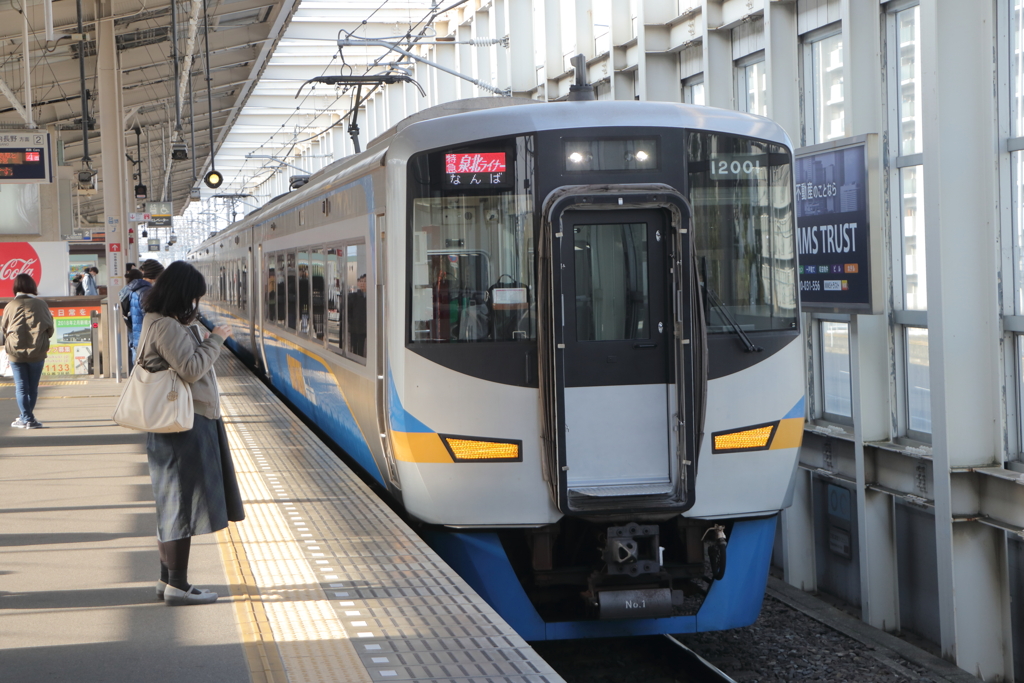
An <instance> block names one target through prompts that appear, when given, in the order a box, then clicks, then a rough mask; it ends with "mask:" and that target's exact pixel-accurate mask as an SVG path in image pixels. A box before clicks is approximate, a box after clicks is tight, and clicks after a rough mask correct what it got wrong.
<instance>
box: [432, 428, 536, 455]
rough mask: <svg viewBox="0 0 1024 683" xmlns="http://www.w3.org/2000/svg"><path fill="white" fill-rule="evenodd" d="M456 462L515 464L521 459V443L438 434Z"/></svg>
mask: <svg viewBox="0 0 1024 683" xmlns="http://www.w3.org/2000/svg"><path fill="white" fill-rule="evenodd" d="M439 436H440V437H441V441H443V442H444V446H445V448H447V449H448V452H449V453H450V454H451V456H452V458H454V459H455V461H456V462H481V461H488V462H495V461H499V462H517V461H521V460H522V459H523V442H522V441H512V440H509V439H474V438H470V437H465V436H448V435H445V434H440V435H439Z"/></svg>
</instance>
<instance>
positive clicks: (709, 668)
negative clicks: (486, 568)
mask: <svg viewBox="0 0 1024 683" xmlns="http://www.w3.org/2000/svg"><path fill="white" fill-rule="evenodd" d="M531 644H532V645H533V647H534V649H535V650H536V651H537V652H538V653H539V654H540V655H541V657H543V658H544V659H545V660H546V661H547V662H548V664H550V665H551V666H552V667H553V668H554V669H555V671H557V672H558V673H559V674H560V675H561V676H562V678H564V679H565V681H566V683H736V682H735V681H734V680H733V679H732V678H730V677H729V676H728V675H726V674H725V673H723V672H722V671H721V670H720V669H718V668H717V667H716V666H714V665H713V664H711V663H710V662H708V661H707V660H706V659H704V658H703V657H701V656H700V655H698V654H697V653H696V652H694V651H693V650H691V649H690V648H688V647H686V646H685V645H683V644H682V643H681V642H679V641H678V640H677V639H676V638H673V637H672V636H638V637H634V638H609V639H601V640H565V641H548V642H543V643H531Z"/></svg>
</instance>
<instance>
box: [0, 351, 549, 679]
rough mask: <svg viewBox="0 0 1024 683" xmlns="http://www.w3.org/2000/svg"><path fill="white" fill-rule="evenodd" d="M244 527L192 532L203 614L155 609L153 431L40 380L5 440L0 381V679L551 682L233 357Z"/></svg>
mask: <svg viewBox="0 0 1024 683" xmlns="http://www.w3.org/2000/svg"><path fill="white" fill-rule="evenodd" d="M217 373H218V379H219V382H220V387H221V392H222V405H223V411H224V414H225V423H226V425H227V430H228V435H229V439H230V441H231V444H232V449H233V450H232V453H233V456H234V460H235V466H236V468H237V470H238V476H239V483H240V485H241V488H242V493H243V497H244V499H245V501H246V514H247V518H246V520H245V521H244V522H242V523H240V524H237V525H232V526H231V527H230V528H229V529H228V530H226V531H223V532H220V533H217V534H213V535H209V536H201V537H197V539H196V542H195V544H194V546H193V557H192V563H191V566H190V569H189V577H190V579H191V580H192V581H194V582H195V583H197V584H198V585H201V586H204V587H209V588H211V589H213V590H215V591H217V592H218V593H220V594H221V599H220V600H219V601H218V602H217V603H215V604H213V605H209V606H195V607H188V608H171V607H167V606H165V605H163V604H162V603H161V602H158V601H157V600H156V599H155V596H154V594H153V584H154V582H155V579H156V578H157V577H158V567H159V564H158V558H157V553H156V545H155V543H154V533H155V515H154V508H153V503H152V500H153V498H152V490H151V488H150V483H149V475H148V469H147V466H146V455H145V435H143V434H139V433H135V432H130V431H128V430H124V429H121V428H119V427H117V426H116V425H114V424H113V423H112V422H111V421H110V419H109V417H110V414H111V413H112V412H113V407H114V404H115V402H116V400H117V397H118V396H119V395H120V390H121V385H119V384H117V383H116V382H114V381H113V380H94V379H88V380H75V379H68V380H65V381H44V384H43V386H42V388H41V391H40V400H39V404H38V405H37V409H36V415H37V417H38V419H39V420H40V421H42V422H43V423H44V425H45V429H42V430H21V429H12V428H11V427H10V426H9V425H10V422H11V420H13V419H14V418H15V417H16V416H17V407H16V403H15V401H14V389H13V385H12V384H11V382H10V381H9V380H7V379H6V378H4V379H0V552H2V555H0V558H2V559H0V633H2V634H3V637H2V638H0V671H3V672H4V674H3V675H4V678H5V679H6V680H12V681H19V683H35V682H36V681H66V680H74V681H76V683H85V682H88V681H110V680H146V681H156V682H162V681H220V682H234V681H239V682H244V681H249V680H251V681H254V682H255V683H263V682H265V681H266V682H270V681H273V682H275V683H285V682H288V683H296V682H299V681H339V682H340V681H403V680H404V681H408V680H416V681H440V680H444V681H452V680H456V681H467V682H469V681H480V682H484V681H494V682H497V681H502V682H509V683H512V682H520V681H521V682H524V683H525V682H530V683H554V682H556V681H561V680H562V679H561V678H560V677H559V676H558V675H557V674H555V673H554V671H553V670H552V669H551V667H550V666H549V665H548V664H547V663H546V662H544V660H542V659H541V658H540V657H539V656H538V655H537V654H536V653H535V652H534V651H533V650H532V649H531V648H530V647H529V646H528V645H527V644H526V642H525V641H523V640H522V639H521V638H520V637H519V636H518V635H517V634H516V633H515V632H514V631H513V630H512V628H511V627H509V626H508V625H507V624H506V623H505V622H504V621H503V620H502V619H501V618H500V617H499V616H498V615H497V614H496V613H495V612H494V611H493V610H492V609H491V608H490V607H489V606H488V605H487V604H486V603H484V602H483V601H482V600H481V599H480V598H479V596H477V595H476V594H475V593H474V592H473V591H472V589H470V588H469V586H468V585H467V584H466V583H465V582H464V581H463V580H462V579H461V578H460V577H459V576H458V575H456V574H455V573H454V572H453V571H452V570H451V569H450V568H449V567H448V566H447V565H446V564H445V563H444V562H443V561H442V560H441V559H440V558H439V557H438V556H437V555H436V554H435V553H434V552H433V551H432V550H431V549H430V548H429V547H428V546H427V545H426V544H425V543H424V542H423V541H421V540H420V539H419V538H418V537H417V536H416V535H415V534H414V533H413V532H412V531H411V530H410V529H409V528H408V526H407V525H405V523H404V522H402V520H401V519H399V518H398V517H397V516H396V515H395V514H394V513H393V512H392V511H391V510H390V509H388V508H387V506H385V505H384V504H382V503H381V502H380V501H379V500H378V499H377V498H376V497H375V496H374V494H373V493H372V492H371V491H370V490H369V489H368V488H367V487H366V486H365V485H364V484H363V483H362V482H361V481H360V480H359V479H358V478H357V477H356V476H355V475H354V474H353V473H352V472H351V471H350V470H348V469H347V468H346V467H345V466H344V465H343V464H342V463H341V462H340V461H339V460H338V459H337V457H336V456H335V455H334V454H333V453H332V452H331V451H330V450H329V449H328V448H326V447H325V446H324V445H323V444H322V443H321V442H320V441H319V440H318V439H317V438H316V437H315V436H314V435H313V433H312V432H310V430H308V429H307V428H306V427H305V426H304V425H303V424H302V423H301V422H300V421H299V420H298V419H297V418H295V417H294V416H293V415H292V414H291V413H290V412H288V410H287V409H286V408H285V407H284V406H283V405H282V404H281V403H280V402H279V401H278V400H277V398H276V397H275V396H274V395H273V394H272V393H271V392H270V391H269V390H268V389H267V388H266V387H265V386H264V385H263V384H262V383H260V382H259V381H258V380H257V379H255V378H254V377H253V376H251V375H250V374H248V373H247V371H246V370H245V369H244V367H243V366H242V365H241V364H240V363H239V362H238V361H237V360H235V359H234V358H233V357H231V356H229V355H228V354H226V353H225V354H223V355H222V357H221V359H220V361H218V365H217Z"/></svg>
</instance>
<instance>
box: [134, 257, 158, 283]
mask: <svg viewBox="0 0 1024 683" xmlns="http://www.w3.org/2000/svg"><path fill="white" fill-rule="evenodd" d="M139 270H141V271H142V277H144V278H146V279H147V280H155V279H157V278H158V277H160V273H162V272H164V264H162V263H160V262H159V261H157V260H156V259H146V260H145V261H143V262H142V263H140V264H139Z"/></svg>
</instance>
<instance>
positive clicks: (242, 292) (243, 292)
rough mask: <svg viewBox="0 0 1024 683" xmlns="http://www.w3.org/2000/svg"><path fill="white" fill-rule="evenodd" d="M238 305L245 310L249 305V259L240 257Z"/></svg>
mask: <svg viewBox="0 0 1024 683" xmlns="http://www.w3.org/2000/svg"><path fill="white" fill-rule="evenodd" d="M238 294H239V297H240V303H239V305H240V306H241V307H242V309H243V310H245V309H246V308H247V307H248V306H249V261H248V260H247V259H242V277H241V282H240V283H239V285H238Z"/></svg>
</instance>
